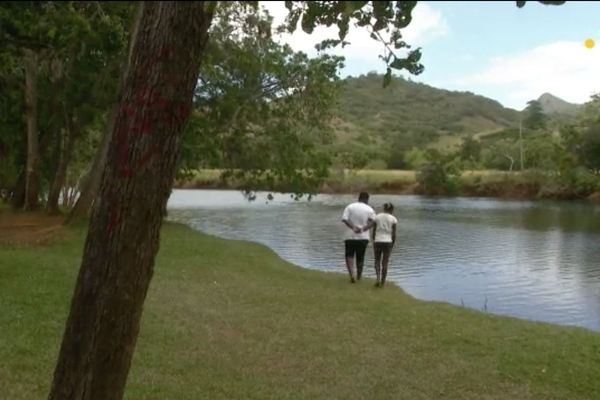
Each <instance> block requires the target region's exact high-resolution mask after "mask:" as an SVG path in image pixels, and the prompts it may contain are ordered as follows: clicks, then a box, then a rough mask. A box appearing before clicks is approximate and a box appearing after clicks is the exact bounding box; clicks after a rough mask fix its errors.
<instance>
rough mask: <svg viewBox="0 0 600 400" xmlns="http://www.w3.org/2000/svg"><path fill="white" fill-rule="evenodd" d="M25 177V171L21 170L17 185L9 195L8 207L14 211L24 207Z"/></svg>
mask: <svg viewBox="0 0 600 400" xmlns="http://www.w3.org/2000/svg"><path fill="white" fill-rule="evenodd" d="M26 175H27V171H26V170H23V169H22V170H21V172H20V173H19V177H18V179H17V183H16V184H15V186H14V187H13V189H12V191H11V194H10V196H9V197H10V205H11V206H12V207H13V208H14V209H22V208H23V207H24V206H25V176H26Z"/></svg>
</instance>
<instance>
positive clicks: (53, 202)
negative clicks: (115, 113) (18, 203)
mask: <svg viewBox="0 0 600 400" xmlns="http://www.w3.org/2000/svg"><path fill="white" fill-rule="evenodd" d="M65 128H66V132H65V135H64V138H63V144H62V148H61V150H60V157H59V160H58V165H57V167H56V173H55V174H54V179H53V180H52V185H51V186H50V191H49V192H48V202H47V203H46V210H47V212H48V214H59V213H60V210H59V209H58V199H59V197H60V191H61V189H62V187H63V185H64V183H65V178H66V176H67V167H68V166H69V163H70V162H71V156H72V155H73V149H74V147H75V139H76V137H77V133H78V132H77V131H76V129H77V125H76V123H74V122H73V119H72V118H71V117H70V116H65Z"/></svg>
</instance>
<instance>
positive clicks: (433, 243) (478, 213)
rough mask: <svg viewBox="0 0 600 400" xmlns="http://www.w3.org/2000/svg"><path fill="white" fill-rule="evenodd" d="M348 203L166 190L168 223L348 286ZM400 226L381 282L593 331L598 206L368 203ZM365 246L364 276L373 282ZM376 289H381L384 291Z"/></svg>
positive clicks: (597, 319)
mask: <svg viewBox="0 0 600 400" xmlns="http://www.w3.org/2000/svg"><path fill="white" fill-rule="evenodd" d="M355 198H356V196H350V195H318V196H316V197H315V198H313V199H312V200H311V201H307V200H302V201H295V200H293V199H292V198H291V197H290V196H288V195H275V197H274V198H273V199H272V200H270V201H269V200H268V199H267V196H266V193H259V195H258V198H257V199H256V200H255V201H253V202H248V201H247V200H246V199H245V198H244V197H243V195H242V194H241V193H240V192H238V191H220V190H174V191H173V193H172V195H171V198H170V199H169V203H168V206H167V208H168V220H170V221H175V222H181V223H185V224H187V225H189V226H191V227H192V228H194V229H198V230H201V231H203V232H207V233H210V234H213V235H216V236H220V237H223V238H230V239H244V240H251V241H255V242H259V243H262V244H265V245H267V246H268V247H270V248H271V249H273V250H274V251H275V252H277V253H278V254H279V255H280V256H281V257H282V258H284V259H286V260H288V261H290V262H292V263H294V264H297V265H299V266H302V267H305V268H311V269H316V270H322V271H335V272H340V273H342V274H346V275H341V276H340V279H347V272H346V268H345V266H344V256H343V239H342V232H343V229H344V225H343V224H342V222H341V215H342V211H343V209H344V207H345V206H346V205H347V204H349V203H350V202H353V201H355ZM388 201H390V202H392V203H393V204H394V206H395V212H394V214H395V215H396V217H397V218H398V220H399V224H398V233H397V243H396V246H395V248H394V250H393V253H392V256H391V261H390V269H389V271H388V281H392V282H394V283H395V284H397V285H398V286H400V287H401V288H402V289H403V290H405V291H406V292H407V293H409V294H411V295H412V296H414V297H416V298H418V299H422V300H436V301H444V302H448V303H452V304H456V305H464V306H465V307H471V308H475V309H479V310H482V311H486V312H490V313H495V314H500V315H510V316H515V317H519V318H523V319H531V320H538V321H545V322H551V323H557V324H563V325H575V326H581V327H585V328H588V329H592V330H597V331H600V206H598V205H594V204H588V203H571V202H533V201H504V200H497V199H489V198H478V199H472V198H431V197H421V196H397V195H372V196H371V199H370V202H369V203H370V204H371V206H373V207H374V208H375V210H376V211H377V212H379V211H381V208H382V205H383V203H384V202H388ZM372 254H373V253H372V247H371V245H369V249H368V250H367V256H366V266H365V269H366V271H365V275H366V276H367V277H374V269H373V266H372V259H373V258H372ZM384 290H385V289H384Z"/></svg>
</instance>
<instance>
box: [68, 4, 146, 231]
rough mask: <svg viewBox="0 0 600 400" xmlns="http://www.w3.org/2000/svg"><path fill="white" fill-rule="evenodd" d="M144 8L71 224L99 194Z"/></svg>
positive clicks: (85, 214)
mask: <svg viewBox="0 0 600 400" xmlns="http://www.w3.org/2000/svg"><path fill="white" fill-rule="evenodd" d="M142 10H143V7H142V6H141V5H140V6H139V8H138V10H137V13H136V15H135V18H134V19H133V23H132V26H131V30H130V32H131V36H130V39H129V52H128V56H127V60H126V62H125V65H124V66H123V72H122V73H121V76H120V79H119V87H118V89H117V95H116V99H115V102H114V104H113V105H111V106H110V113H109V115H108V124H107V126H106V130H105V132H104V135H103V136H102V142H101V143H100V147H99V148H98V150H97V151H96V154H95V155H94V161H93V162H92V167H91V168H90V171H89V173H88V176H87V177H86V178H85V180H84V183H83V185H82V187H81V190H80V192H81V193H80V195H79V197H78V198H77V201H76V203H75V206H73V209H72V210H71V212H70V213H69V215H68V216H67V219H66V220H65V224H70V223H72V222H74V221H77V220H80V219H82V218H87V217H88V215H89V213H90V210H91V209H92V205H93V204H94V199H95V198H96V196H97V195H98V189H99V188H100V181H101V180H102V172H103V171H104V165H105V164H106V157H107V155H108V146H109V144H110V138H111V136H112V133H113V130H114V127H115V119H116V118H117V112H118V111H119V106H120V102H121V98H122V96H123V86H124V85H125V82H124V81H125V78H126V76H127V73H128V72H129V65H130V64H131V57H132V55H133V43H134V42H135V39H136V37H137V33H138V30H139V25H140V21H141V18H142Z"/></svg>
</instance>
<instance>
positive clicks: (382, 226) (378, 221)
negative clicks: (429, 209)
mask: <svg viewBox="0 0 600 400" xmlns="http://www.w3.org/2000/svg"><path fill="white" fill-rule="evenodd" d="M393 212H394V206H393V205H392V203H385V204H384V205H383V212H382V213H379V214H377V215H376V216H375V224H374V226H373V231H372V240H373V250H374V251H375V274H376V275H377V282H376V283H375V286H376V287H383V284H384V283H385V277H386V275H387V268H388V263H389V261H390V253H391V252H392V247H393V246H394V243H396V225H397V224H398V220H397V219H396V217H394V216H393V215H392V214H393ZM382 256H383V260H382V259H381V258H382ZM382 261H383V264H382ZM382 266H383V268H381V267H382Z"/></svg>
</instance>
